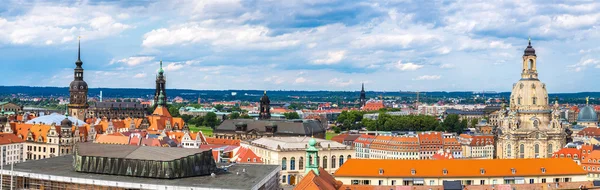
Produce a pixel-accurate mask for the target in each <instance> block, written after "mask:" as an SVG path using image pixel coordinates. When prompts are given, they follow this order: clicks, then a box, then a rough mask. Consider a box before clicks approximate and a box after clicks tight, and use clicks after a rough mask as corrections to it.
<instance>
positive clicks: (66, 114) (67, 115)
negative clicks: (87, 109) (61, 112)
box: [65, 106, 69, 118]
mask: <svg viewBox="0 0 600 190" xmlns="http://www.w3.org/2000/svg"><path fill="white" fill-rule="evenodd" d="M65 118H69V107H68V106H67V107H66V108H65Z"/></svg>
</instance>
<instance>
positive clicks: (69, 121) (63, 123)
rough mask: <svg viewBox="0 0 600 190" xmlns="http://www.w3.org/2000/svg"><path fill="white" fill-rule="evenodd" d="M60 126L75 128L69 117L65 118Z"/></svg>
mask: <svg viewBox="0 0 600 190" xmlns="http://www.w3.org/2000/svg"><path fill="white" fill-rule="evenodd" d="M60 126H73V122H72V121H71V120H70V119H69V118H68V117H65V119H63V120H62V121H61V122H60Z"/></svg>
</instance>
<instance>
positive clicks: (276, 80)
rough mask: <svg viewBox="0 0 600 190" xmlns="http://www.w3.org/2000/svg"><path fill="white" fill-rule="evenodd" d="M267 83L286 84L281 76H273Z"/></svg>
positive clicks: (266, 80) (266, 79)
mask: <svg viewBox="0 0 600 190" xmlns="http://www.w3.org/2000/svg"><path fill="white" fill-rule="evenodd" d="M264 81H265V82H270V83H273V84H281V83H283V82H285V80H284V79H283V78H281V77H279V76H271V77H267V78H265V80H264Z"/></svg>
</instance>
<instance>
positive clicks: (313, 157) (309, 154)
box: [304, 137, 319, 175]
mask: <svg viewBox="0 0 600 190" xmlns="http://www.w3.org/2000/svg"><path fill="white" fill-rule="evenodd" d="M316 146H317V140H315V138H314V137H311V138H310V140H308V148H306V158H307V159H308V162H306V169H305V171H304V174H307V173H308V172H310V171H313V172H315V174H316V175H319V159H318V158H319V149H317V147H316Z"/></svg>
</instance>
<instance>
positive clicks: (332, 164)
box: [331, 156, 337, 168]
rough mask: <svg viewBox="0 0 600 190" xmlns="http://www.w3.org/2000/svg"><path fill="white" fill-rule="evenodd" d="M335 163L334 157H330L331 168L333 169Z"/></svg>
mask: <svg viewBox="0 0 600 190" xmlns="http://www.w3.org/2000/svg"><path fill="white" fill-rule="evenodd" d="M336 161H337V160H335V156H332V157H331V168H335V162H336Z"/></svg>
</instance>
